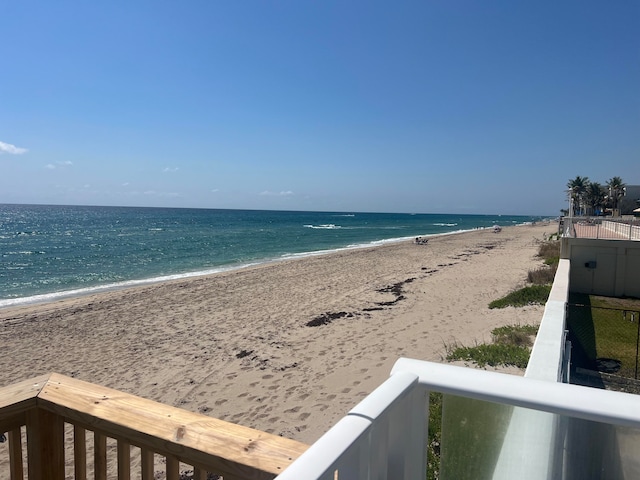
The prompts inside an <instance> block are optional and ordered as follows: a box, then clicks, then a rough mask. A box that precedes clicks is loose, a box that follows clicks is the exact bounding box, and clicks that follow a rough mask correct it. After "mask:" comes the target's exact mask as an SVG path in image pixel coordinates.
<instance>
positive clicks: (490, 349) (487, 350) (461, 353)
mask: <svg viewBox="0 0 640 480" xmlns="http://www.w3.org/2000/svg"><path fill="white" fill-rule="evenodd" d="M529 354H530V352H529V348H528V347H525V346H520V345H505V344H501V343H493V344H481V345H476V346H475V347H457V348H455V349H454V350H452V351H451V352H449V353H448V354H447V360H449V361H453V360H463V361H468V362H475V363H476V364H477V365H478V366H479V367H484V366H486V365H490V366H492V367H497V366H498V365H505V366H511V365H513V366H514V367H518V368H526V367H527V363H528V362H529Z"/></svg>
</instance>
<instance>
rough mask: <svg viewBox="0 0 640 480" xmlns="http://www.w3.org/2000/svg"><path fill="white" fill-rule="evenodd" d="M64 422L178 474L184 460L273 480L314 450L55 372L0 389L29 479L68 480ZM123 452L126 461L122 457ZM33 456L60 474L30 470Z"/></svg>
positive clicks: (5, 418) (1, 419) (0, 416)
mask: <svg viewBox="0 0 640 480" xmlns="http://www.w3.org/2000/svg"><path fill="white" fill-rule="evenodd" d="M64 422H67V423H71V424H73V425H74V427H75V428H76V429H82V428H86V429H87V430H91V431H93V432H94V437H95V438H94V439H95V441H96V445H98V450H102V445H103V439H104V438H105V437H110V438H115V439H116V440H118V441H119V443H120V442H122V443H123V445H128V444H131V445H134V446H137V447H140V448H142V449H143V450H148V451H151V452H155V453H158V454H160V455H163V456H166V457H167V458H168V463H169V467H170V468H171V469H172V470H174V471H175V468H176V465H177V464H178V462H184V463H186V464H189V465H192V466H194V467H195V468H196V469H198V470H199V471H210V472H214V473H216V474H219V475H223V476H226V477H228V478H238V479H240V478H242V479H271V478H274V477H275V476H276V475H278V474H279V473H281V472H282V471H283V470H284V469H285V468H286V467H287V466H288V465H289V464H290V463H291V462H292V461H293V460H295V459H296V458H297V457H298V456H299V455H300V454H302V453H303V452H304V451H305V450H306V449H307V448H308V446H307V445H305V444H302V443H300V442H296V441H294V440H290V439H286V438H283V437H280V436H276V435H271V434H268V433H266V432H262V431H259V430H254V429H251V428H248V427H243V426H240V425H235V424H232V423H229V422H225V421H222V420H218V419H215V418H212V417H208V416H206V415H201V414H198V413H193V412H188V411H185V410H182V409H179V408H175V407H171V406H168V405H164V404H161V403H158V402H154V401H152V400H147V399H144V398H141V397H137V396H135V395H131V394H128V393H124V392H121V391H118V390H113V389H110V388H106V387H102V386H99V385H94V384H91V383H87V382H83V381H81V380H77V379H74V378H69V377H66V376H64V375H60V374H56V373H52V374H50V375H47V376H42V377H38V378H35V379H32V380H27V381H24V382H20V383H18V384H14V385H10V386H7V387H3V388H0V430H1V431H12V430H14V429H15V428H17V427H20V426H22V425H26V427H27V433H28V437H29V438H28V444H27V453H28V458H29V464H30V465H29V467H30V468H29V480H40V479H41V478H48V479H49V478H50V479H57V478H61V479H62V478H64V465H63V463H64V462H63V461H62V462H61V460H60V458H63V457H61V455H63V451H64V444H63V442H64V439H63V438H62V437H63V430H64V425H63V424H64ZM98 442H99V443H98ZM119 450H122V451H124V450H125V449H124V448H123V449H120V448H119ZM99 453H100V455H103V453H102V452H101V451H99ZM79 454H80V456H82V455H84V454H83V453H82V452H79ZM118 455H119V456H120V455H122V458H126V455H125V454H124V453H123V452H119V453H118ZM100 458H103V457H102V456H101V457H100ZM35 459H38V462H46V463H49V462H54V465H55V466H59V469H60V470H61V473H60V475H61V476H60V477H57V476H55V474H54V475H51V468H49V469H48V472H47V473H46V474H45V473H42V472H39V471H38V467H37V466H35V467H33V468H32V467H31V462H32V461H34V460H35ZM98 463H102V460H100V461H99V462H98ZM60 465H61V466H60Z"/></svg>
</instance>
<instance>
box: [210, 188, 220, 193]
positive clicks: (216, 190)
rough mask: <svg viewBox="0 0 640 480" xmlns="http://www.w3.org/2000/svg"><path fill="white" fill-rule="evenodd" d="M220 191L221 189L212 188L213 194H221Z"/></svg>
mask: <svg viewBox="0 0 640 480" xmlns="http://www.w3.org/2000/svg"><path fill="white" fill-rule="evenodd" d="M219 191H220V189H219V188H212V189H211V193H217V192H219Z"/></svg>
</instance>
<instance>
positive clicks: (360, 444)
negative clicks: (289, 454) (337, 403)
mask: <svg viewBox="0 0 640 480" xmlns="http://www.w3.org/2000/svg"><path fill="white" fill-rule="evenodd" d="M427 408H428V405H427V402H426V390H425V389H423V388H420V386H419V385H418V377H417V376H416V375H415V374H412V373H407V372H400V373H398V374H396V375H393V376H392V377H391V378H389V379H388V380H387V381H386V382H384V383H383V384H382V385H380V386H379V387H378V388H377V389H376V390H375V391H374V392H372V393H371V394H370V395H369V396H368V397H366V398H365V399H364V400H362V402H360V403H359V404H358V405H357V406H356V407H355V408H354V409H353V410H351V411H350V412H349V413H348V414H347V416H346V417H344V418H343V419H342V420H340V421H339V422H338V423H336V425H335V426H334V427H333V428H331V429H330V430H329V431H328V432H327V433H326V434H324V435H323V436H322V437H321V438H320V439H319V440H318V441H317V442H316V443H314V444H313V447H311V449H312V450H313V452H311V454H310V455H307V456H305V458H304V459H302V461H300V462H294V463H292V464H291V466H289V468H287V469H286V470H285V471H284V472H283V473H281V474H280V475H279V476H278V477H276V478H277V479H278V480H294V479H295V480H299V479H303V478H304V479H321V480H335V479H340V480H342V479H345V480H347V479H348V480H351V479H353V480H365V479H373V478H390V479H391V478H393V479H397V480H408V479H414V478H424V473H425V472H426V457H425V455H424V445H425V443H426V438H427V431H426V428H427V420H426V412H427Z"/></svg>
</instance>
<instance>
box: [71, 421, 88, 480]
mask: <svg viewBox="0 0 640 480" xmlns="http://www.w3.org/2000/svg"><path fill="white" fill-rule="evenodd" d="M73 468H74V472H75V480H87V431H86V430H85V429H84V428H82V427H79V426H77V425H74V426H73Z"/></svg>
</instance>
